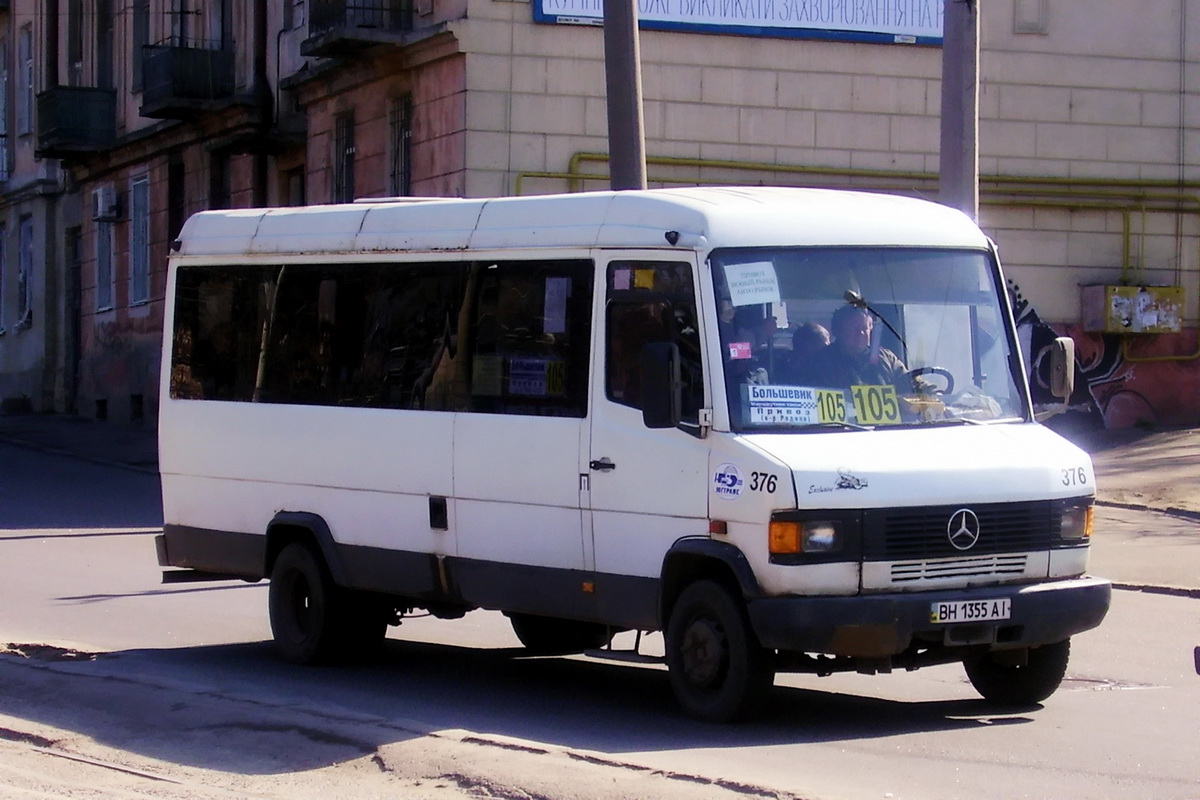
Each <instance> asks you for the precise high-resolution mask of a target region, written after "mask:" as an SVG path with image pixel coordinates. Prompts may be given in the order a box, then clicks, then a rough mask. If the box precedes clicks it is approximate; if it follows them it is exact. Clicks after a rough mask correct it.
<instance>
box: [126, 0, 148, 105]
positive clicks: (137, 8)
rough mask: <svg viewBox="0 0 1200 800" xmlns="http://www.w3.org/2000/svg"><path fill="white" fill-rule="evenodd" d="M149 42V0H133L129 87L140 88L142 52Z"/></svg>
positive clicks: (137, 90) (136, 90)
mask: <svg viewBox="0 0 1200 800" xmlns="http://www.w3.org/2000/svg"><path fill="white" fill-rule="evenodd" d="M148 44H150V0H133V58H132V59H130V60H131V61H132V62H133V64H132V66H133V80H132V81H131V88H132V89H133V91H135V92H140V91H141V90H142V80H143V76H142V54H143V53H144V52H145V47H146V45H148Z"/></svg>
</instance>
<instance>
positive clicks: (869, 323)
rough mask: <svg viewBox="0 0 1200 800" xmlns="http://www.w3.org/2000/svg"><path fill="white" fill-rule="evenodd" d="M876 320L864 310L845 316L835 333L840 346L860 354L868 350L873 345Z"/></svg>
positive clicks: (848, 351) (847, 350) (849, 351)
mask: <svg viewBox="0 0 1200 800" xmlns="http://www.w3.org/2000/svg"><path fill="white" fill-rule="evenodd" d="M873 325H874V321H873V320H872V319H871V315H870V314H867V313H866V312H863V313H861V314H851V315H849V316H847V317H845V318H844V319H843V320H842V321H841V324H840V325H839V326H838V329H837V331H836V333H835V336H836V337H837V343H838V346H839V347H841V348H842V349H843V350H844V351H846V352H847V353H852V354H855V355H857V354H859V353H864V352H866V350H867V348H869V347H870V346H871V328H872V327H873Z"/></svg>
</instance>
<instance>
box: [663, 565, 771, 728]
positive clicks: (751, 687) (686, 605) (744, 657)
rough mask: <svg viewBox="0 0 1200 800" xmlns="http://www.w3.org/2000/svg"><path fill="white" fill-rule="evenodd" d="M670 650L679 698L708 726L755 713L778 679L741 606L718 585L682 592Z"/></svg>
mask: <svg viewBox="0 0 1200 800" xmlns="http://www.w3.org/2000/svg"><path fill="white" fill-rule="evenodd" d="M666 649H667V653H666V655H667V669H668V672H669V674H670V678H671V688H672V689H673V690H674V692H675V697H676V699H677V700H678V701H679V704H680V706H682V707H683V710H684V711H686V712H687V713H688V714H689V715H690V716H692V717H695V718H696V719H700V720H704V721H706V722H732V721H734V720H739V719H745V718H747V717H749V716H752V715H754V714H755V713H756V712H758V711H759V710H760V709H761V706H762V704H763V701H764V700H765V699H766V695H767V692H768V691H769V690H770V688H771V685H772V683H773V682H774V679H775V674H774V670H773V668H772V665H771V654H770V653H769V652H768V651H767V650H766V649H764V648H763V646H762V645H761V644H759V643H758V639H757V638H756V637H755V635H754V632H753V631H752V630H751V629H750V624H749V621H748V619H747V618H746V612H745V609H744V608H743V607H742V604H741V602H740V601H739V600H737V599H735V598H734V597H733V596H732V595H731V594H730V593H729V592H728V591H727V590H726V589H725V588H724V587H723V586H721V585H720V584H718V583H715V582H713V581H708V580H704V581H697V582H696V583H693V584H691V585H690V586H688V587H687V588H686V589H684V590H683V593H682V594H680V596H679V599H678V600H677V601H676V603H675V607H674V608H673V609H672V611H671V618H670V621H669V622H668V624H667V637H666Z"/></svg>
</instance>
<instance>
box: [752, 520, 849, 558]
mask: <svg viewBox="0 0 1200 800" xmlns="http://www.w3.org/2000/svg"><path fill="white" fill-rule="evenodd" d="M769 536H770V552H771V555H793V554H799V553H834V552H837V551H838V550H840V549H841V547H842V525H841V523H840V522H838V521H837V520H805V521H803V522H793V521H786V522H785V521H782V520H772V521H771V527H770V533H769Z"/></svg>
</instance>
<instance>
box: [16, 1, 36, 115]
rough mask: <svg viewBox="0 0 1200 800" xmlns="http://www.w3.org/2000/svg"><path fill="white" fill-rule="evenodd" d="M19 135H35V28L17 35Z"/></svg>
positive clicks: (24, 30)
mask: <svg viewBox="0 0 1200 800" xmlns="http://www.w3.org/2000/svg"><path fill="white" fill-rule="evenodd" d="M17 76H18V80H19V82H20V84H19V85H18V87H17V134H18V135H21V136H24V135H25V134H28V133H33V26H32V25H26V26H24V27H22V28H21V31H20V33H18V34H17Z"/></svg>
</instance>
